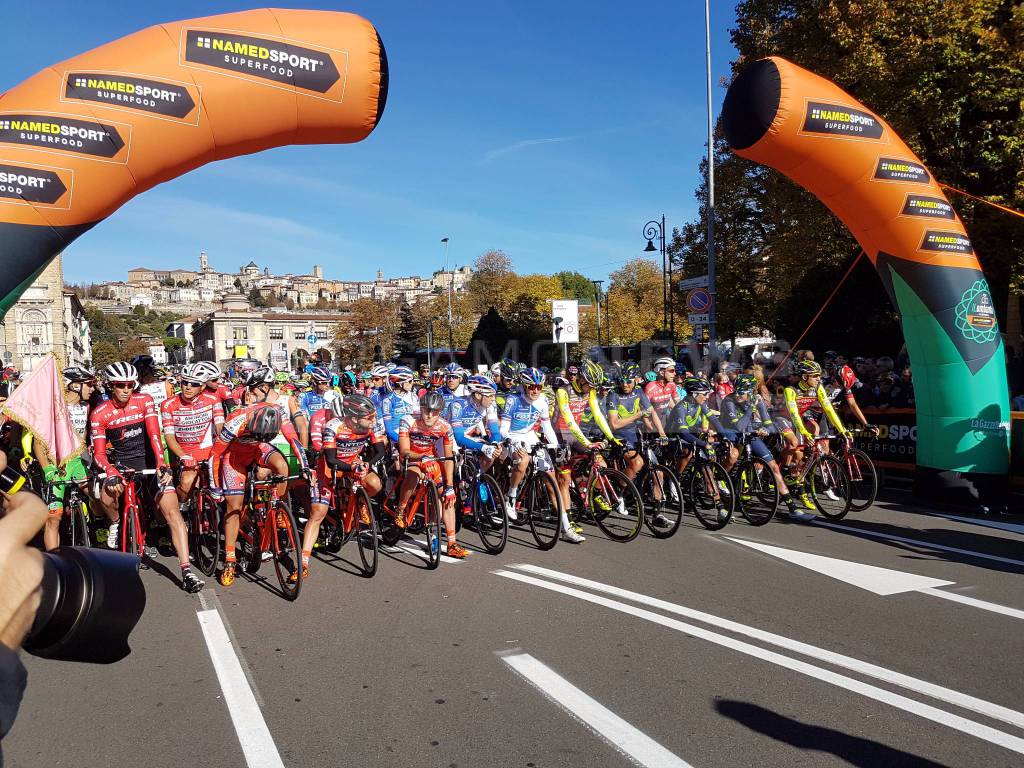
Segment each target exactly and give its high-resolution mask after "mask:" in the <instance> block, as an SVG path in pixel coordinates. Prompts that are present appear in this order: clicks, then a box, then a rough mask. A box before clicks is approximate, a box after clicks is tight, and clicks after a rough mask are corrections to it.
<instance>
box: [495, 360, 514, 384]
mask: <svg viewBox="0 0 1024 768" xmlns="http://www.w3.org/2000/svg"><path fill="white" fill-rule="evenodd" d="M518 371H519V363H517V362H516V361H515V360H511V359H509V358H507V357H506V358H505V359H504V360H502V361H501V364H500V365H499V366H498V375H499V376H500V377H501V378H503V379H512V380H515V378H516V373H517V372H518Z"/></svg>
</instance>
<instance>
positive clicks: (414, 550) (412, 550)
mask: <svg viewBox="0 0 1024 768" xmlns="http://www.w3.org/2000/svg"><path fill="white" fill-rule="evenodd" d="M398 549H400V550H402V551H403V552H408V553H409V554H412V555H416V556H417V557H420V558H422V559H423V560H425V561H429V560H430V558H429V557H428V556H427V551H426V550H425V549H423V548H422V547H419V546H411V545H409V544H399V545H398ZM441 562H442V563H461V562H462V561H461V560H459V559H458V558H457V557H448V555H441Z"/></svg>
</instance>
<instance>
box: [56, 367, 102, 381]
mask: <svg viewBox="0 0 1024 768" xmlns="http://www.w3.org/2000/svg"><path fill="white" fill-rule="evenodd" d="M64 378H65V379H67V382H68V384H83V383H85V382H87V381H96V374H95V373H93V372H92V371H90V370H89V369H88V368H79V367H78V366H77V365H73V366H71V367H70V368H65V369H64Z"/></svg>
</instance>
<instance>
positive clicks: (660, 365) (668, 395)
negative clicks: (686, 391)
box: [644, 357, 679, 424]
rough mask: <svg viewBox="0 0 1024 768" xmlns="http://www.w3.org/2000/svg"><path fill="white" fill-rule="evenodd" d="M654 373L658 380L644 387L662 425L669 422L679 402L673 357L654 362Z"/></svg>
mask: <svg viewBox="0 0 1024 768" xmlns="http://www.w3.org/2000/svg"><path fill="white" fill-rule="evenodd" d="M654 371H655V373H657V374H658V380H657V381H652V382H650V383H649V384H647V386H645V387H644V394H645V395H647V399H648V400H650V401H651V405H652V406H654V410H655V411H656V412H657V414H658V418H660V419H661V423H662V424H665V423H666V422H667V421H668V415H669V413H671V412H672V409H673V408H675V407H676V404H677V403H678V402H679V389H678V387H677V386H676V363H675V361H674V360H673V359H672V358H671V357H662V358H659V359H658V360H656V361H655V362H654Z"/></svg>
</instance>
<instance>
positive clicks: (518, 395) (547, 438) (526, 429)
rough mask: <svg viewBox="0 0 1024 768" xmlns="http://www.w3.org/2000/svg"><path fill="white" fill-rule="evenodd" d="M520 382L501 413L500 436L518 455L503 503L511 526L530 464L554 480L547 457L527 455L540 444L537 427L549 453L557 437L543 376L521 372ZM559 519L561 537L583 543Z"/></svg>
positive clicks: (565, 520) (565, 521)
mask: <svg viewBox="0 0 1024 768" xmlns="http://www.w3.org/2000/svg"><path fill="white" fill-rule="evenodd" d="M519 380H520V382H521V383H522V386H521V388H520V389H519V390H518V391H517V392H514V393H512V394H509V395H507V396H506V397H505V405H504V407H502V409H501V436H502V438H504V439H505V440H508V441H509V442H510V443H511V444H512V445H513V446H514V447H515V449H516V451H517V452H518V457H517V458H518V462H517V463H515V464H513V465H512V471H511V472H510V474H509V482H508V497H507V499H506V505H507V508H508V509H507V511H508V517H509V520H512V521H513V522H515V521H516V520H518V519H519V516H518V514H517V513H516V497H517V496H518V494H519V484H520V483H521V482H523V478H524V477H525V476H526V470H527V469H529V467H530V462H531V461H533V462H535V463H536V466H537V469H538V470H540V471H541V472H547V473H548V474H549V475H550V476H551V479H552V480H554V479H555V472H554V470H555V468H554V465H553V464H552V463H551V457H550V456H548V455H547V454H546V453H543V452H541V453H538V454H536V455H534V456H533V457H532V458H531V455H530V452H531V451H532V449H533V446H535V445H536V444H537V443H538V442H539V440H540V439H539V438H538V437H537V427H540V430H541V432H542V433H543V434H544V443H545V445H546V447H547V448H548V449H549V450H554V449H557V448H558V437H557V436H556V435H555V430H554V428H552V426H551V415H550V412H551V411H550V408H549V406H548V400H547V398H546V397H544V394H543V391H542V390H543V389H544V374H543V373H541V372H540V371H539V370H537V369H536V368H524V369H523V371H522V372H521V373H520V374H519ZM562 518H563V519H562V533H563V536H564V537H565V538H566V540H567V541H572V542H573V543H576V544H578V543H580V542H581V541H583V537H582V536H579V535H578V534H577V533H576V532H575V531H573V529H572V527H571V526H570V525H569V519H568V517H566V515H565V514H564V513H563V515H562Z"/></svg>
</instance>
